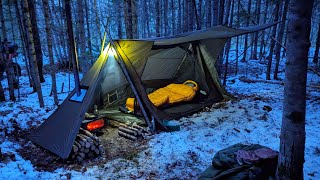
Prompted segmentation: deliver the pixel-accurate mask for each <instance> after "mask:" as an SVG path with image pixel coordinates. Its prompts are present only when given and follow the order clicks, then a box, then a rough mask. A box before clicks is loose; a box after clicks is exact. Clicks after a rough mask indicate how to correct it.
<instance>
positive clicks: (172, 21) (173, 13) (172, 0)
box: [171, 0, 176, 35]
mask: <svg viewBox="0 0 320 180" xmlns="http://www.w3.org/2000/svg"><path fill="white" fill-rule="evenodd" d="M171 27H172V32H171V34H172V35H174V34H175V31H176V13H175V5H174V0H171Z"/></svg>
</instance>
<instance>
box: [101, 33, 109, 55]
mask: <svg viewBox="0 0 320 180" xmlns="http://www.w3.org/2000/svg"><path fill="white" fill-rule="evenodd" d="M106 37H107V36H106V32H104V33H103V40H102V43H101V50H100V54H102V52H103V49H104V44H105V42H106Z"/></svg>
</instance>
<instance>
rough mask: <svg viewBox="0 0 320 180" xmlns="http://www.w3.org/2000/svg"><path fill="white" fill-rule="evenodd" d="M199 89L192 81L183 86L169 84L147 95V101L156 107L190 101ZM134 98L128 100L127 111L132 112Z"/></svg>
mask: <svg viewBox="0 0 320 180" xmlns="http://www.w3.org/2000/svg"><path fill="white" fill-rule="evenodd" d="M198 89H199V87H198V84H197V83H196V82H194V81H191V80H187V81H186V82H184V83H183V84H169V85H168V86H166V87H163V88H160V89H157V90H156V91H154V92H152V93H150V94H149V95H148V98H149V100H150V101H151V102H152V103H153V104H154V105H155V106H156V107H159V106H162V105H164V104H175V103H179V102H185V101H191V100H192V99H193V98H194V96H195V95H196V92H197V90H198ZM134 100H135V98H128V99H127V101H126V107H127V109H128V110H129V111H134Z"/></svg>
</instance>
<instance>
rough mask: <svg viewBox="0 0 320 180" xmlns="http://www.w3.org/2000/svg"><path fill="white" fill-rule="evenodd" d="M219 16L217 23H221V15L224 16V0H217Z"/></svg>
mask: <svg viewBox="0 0 320 180" xmlns="http://www.w3.org/2000/svg"><path fill="white" fill-rule="evenodd" d="M219 1H220V2H219V18H218V24H219V25H222V24H223V17H224V3H225V0H219Z"/></svg>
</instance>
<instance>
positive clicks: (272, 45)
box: [266, 2, 280, 80]
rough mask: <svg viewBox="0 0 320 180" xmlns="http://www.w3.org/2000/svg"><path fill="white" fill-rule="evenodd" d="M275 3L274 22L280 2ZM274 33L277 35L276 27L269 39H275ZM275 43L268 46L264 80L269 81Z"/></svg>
mask: <svg viewBox="0 0 320 180" xmlns="http://www.w3.org/2000/svg"><path fill="white" fill-rule="evenodd" d="M275 3H276V12H275V18H274V21H278V19H279V8H280V2H275ZM276 33H277V25H274V26H273V29H272V35H271V37H274V38H275V37H276ZM275 43H276V42H275V41H274V40H272V41H271V44H270V52H269V56H268V65H267V72H266V79H267V80H270V73H271V65H272V58H273V49H274V46H275Z"/></svg>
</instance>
